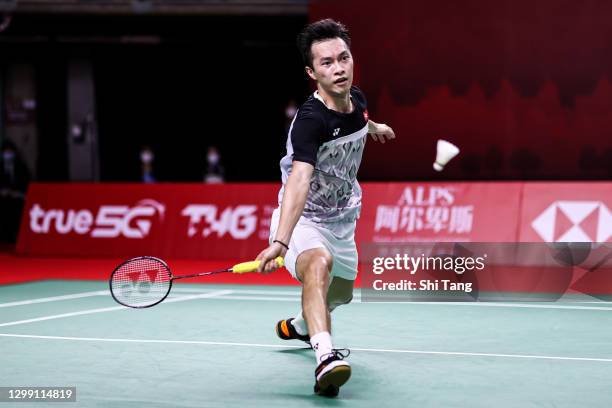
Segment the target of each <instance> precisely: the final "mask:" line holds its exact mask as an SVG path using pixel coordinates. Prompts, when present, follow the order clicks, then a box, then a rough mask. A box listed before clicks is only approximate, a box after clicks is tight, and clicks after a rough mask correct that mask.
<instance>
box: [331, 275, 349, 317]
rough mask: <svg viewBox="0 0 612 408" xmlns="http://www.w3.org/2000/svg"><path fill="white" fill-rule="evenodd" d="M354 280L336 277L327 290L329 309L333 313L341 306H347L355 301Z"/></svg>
mask: <svg viewBox="0 0 612 408" xmlns="http://www.w3.org/2000/svg"><path fill="white" fill-rule="evenodd" d="M354 286H355V281H354V280H349V279H344V278H340V277H339V276H334V277H333V278H332V282H331V284H330V285H329V289H328V290H327V308H328V309H329V312H330V313H331V312H333V311H334V309H335V308H337V307H338V306H340V305H346V304H349V303H351V300H353V288H354Z"/></svg>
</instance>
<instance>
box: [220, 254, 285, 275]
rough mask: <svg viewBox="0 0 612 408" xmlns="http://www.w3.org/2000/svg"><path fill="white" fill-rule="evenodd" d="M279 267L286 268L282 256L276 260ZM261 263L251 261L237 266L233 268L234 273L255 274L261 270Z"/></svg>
mask: <svg viewBox="0 0 612 408" xmlns="http://www.w3.org/2000/svg"><path fill="white" fill-rule="evenodd" d="M275 261H276V263H277V264H278V266H285V260H284V259H283V257H282V256H279V257H278V258H276V259H275ZM259 263H260V261H250V262H243V263H239V264H236V265H234V266H233V267H232V272H233V273H247V272H255V271H256V270H257V268H259Z"/></svg>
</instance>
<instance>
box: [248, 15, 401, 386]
mask: <svg viewBox="0 0 612 408" xmlns="http://www.w3.org/2000/svg"><path fill="white" fill-rule="evenodd" d="M297 44H298V48H299V50H300V52H301V54H302V58H303V60H304V64H305V70H306V73H307V74H308V76H309V77H310V78H311V79H313V80H314V81H316V85H317V90H316V91H315V92H314V93H313V94H312V95H311V96H310V97H309V98H308V99H307V100H306V102H304V104H303V105H302V106H301V107H300V109H299V110H298V112H297V113H296V115H295V117H294V118H293V122H292V124H291V127H290V129H289V135H288V138H287V155H286V156H285V157H283V158H282V160H281V162H280V167H281V172H282V182H283V186H282V188H281V190H280V192H279V195H278V198H279V208H277V209H276V210H275V211H274V213H273V214H272V220H271V225H270V246H269V247H268V248H266V249H265V250H263V251H262V252H261V253H260V254H259V255H258V256H257V259H258V260H260V261H261V264H260V268H259V271H260V272H271V271H273V270H275V269H276V268H277V264H276V262H275V260H274V259H275V258H276V257H278V256H283V257H284V258H285V266H286V267H287V269H288V270H289V272H290V273H291V275H292V276H293V277H294V278H296V279H297V280H299V281H300V282H301V283H302V311H301V312H300V313H298V314H297V316H296V317H294V318H290V319H286V320H281V321H280V322H278V323H277V325H276V333H277V334H278V336H279V337H280V338H281V339H283V340H292V339H297V340H302V341H305V342H310V344H311V346H312V349H313V350H314V352H315V355H316V365H317V366H316V370H315V379H316V381H315V386H314V390H315V392H316V393H317V394H320V395H325V396H336V395H338V391H339V388H340V386H342V385H343V384H344V383H345V382H346V381H347V380H348V379H349V377H350V375H351V367H350V365H349V363H348V362H346V361H344V357H346V356H347V355H348V354H347V353H348V350H346V352H347V353H342V351H341V350H338V349H334V348H333V345H332V338H331V334H330V333H331V316H330V312H332V311H333V310H334V309H335V308H336V307H338V306H339V305H342V304H347V303H349V302H350V301H351V299H352V298H353V286H354V281H355V278H356V277H357V247H356V245H355V224H356V220H357V218H358V217H359V213H360V210H361V188H360V187H359V183H358V182H357V179H356V176H357V171H358V169H359V164H360V163H361V157H362V155H363V149H364V147H365V143H366V138H367V135H368V133H369V134H371V135H372V138H373V139H374V140H376V141H380V142H381V143H384V142H385V140H386V139H394V138H395V134H394V133H393V130H392V129H391V128H390V127H389V126H387V125H384V124H379V123H375V122H373V121H371V120H369V118H368V111H367V104H366V99H365V96H364V95H363V93H362V92H361V91H360V90H359V89H358V88H356V87H354V86H352V83H353V57H352V55H351V51H350V45H351V40H350V37H349V33H348V31H347V29H346V28H345V27H344V25H342V24H340V23H338V22H335V21H333V20H330V19H326V20H321V21H317V22H315V23H312V24H310V25H308V26H307V27H306V28H305V29H304V30H303V31H302V33H300V34H299V36H298V39H297Z"/></svg>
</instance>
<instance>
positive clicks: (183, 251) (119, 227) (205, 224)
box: [17, 184, 279, 259]
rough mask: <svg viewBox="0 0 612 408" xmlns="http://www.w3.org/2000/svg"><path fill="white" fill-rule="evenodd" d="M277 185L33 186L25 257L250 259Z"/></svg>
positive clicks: (263, 236) (262, 239) (262, 238)
mask: <svg viewBox="0 0 612 408" xmlns="http://www.w3.org/2000/svg"><path fill="white" fill-rule="evenodd" d="M278 189H279V185H275V184H227V185H202V184H158V185H145V184H33V185H31V187H30V190H29V192H28V197H27V202H26V207H25V211H24V217H23V220H22V225H21V230H20V234H19V242H18V245H17V251H18V252H19V253H22V254H39V255H83V256H132V255H142V254H152V255H153V254H154V255H157V256H163V257H176V258H202V259H249V258H251V257H253V256H255V255H257V253H258V251H260V250H261V249H263V248H264V247H265V245H266V243H267V239H268V233H269V222H270V214H271V213H272V211H273V210H274V208H276V196H277V193H278Z"/></svg>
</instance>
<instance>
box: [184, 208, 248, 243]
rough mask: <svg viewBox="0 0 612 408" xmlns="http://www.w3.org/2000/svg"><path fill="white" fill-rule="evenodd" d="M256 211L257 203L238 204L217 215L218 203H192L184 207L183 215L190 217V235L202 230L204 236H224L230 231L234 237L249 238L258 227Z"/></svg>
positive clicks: (188, 231) (188, 233)
mask: <svg viewBox="0 0 612 408" xmlns="http://www.w3.org/2000/svg"><path fill="white" fill-rule="evenodd" d="M256 211H257V206H256V205H238V206H236V207H235V208H232V207H227V208H226V209H225V210H223V212H221V213H220V214H219V216H218V217H217V213H218V212H219V211H218V208H217V206H216V205H213V204H191V205H188V206H187V207H185V208H184V209H183V211H182V212H181V215H183V216H185V217H189V227H188V229H187V235H188V236H189V237H193V236H195V235H196V234H197V233H198V231H201V235H202V236H203V237H208V236H209V235H211V234H212V233H216V234H217V237H222V236H224V235H225V234H226V233H229V234H230V235H231V236H232V238H234V239H247V238H248V237H250V236H251V235H252V234H253V232H255V229H256V227H257V216H256V215H255V212H256ZM202 221H204V222H205V224H204V225H200V224H201V223H202ZM198 226H199V228H198Z"/></svg>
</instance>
